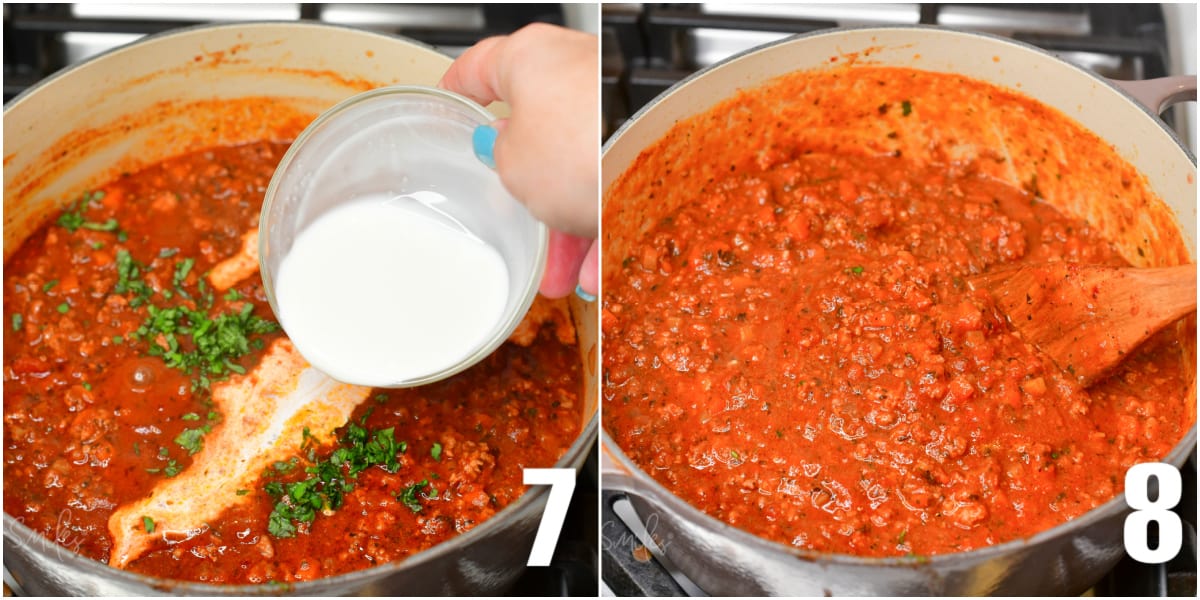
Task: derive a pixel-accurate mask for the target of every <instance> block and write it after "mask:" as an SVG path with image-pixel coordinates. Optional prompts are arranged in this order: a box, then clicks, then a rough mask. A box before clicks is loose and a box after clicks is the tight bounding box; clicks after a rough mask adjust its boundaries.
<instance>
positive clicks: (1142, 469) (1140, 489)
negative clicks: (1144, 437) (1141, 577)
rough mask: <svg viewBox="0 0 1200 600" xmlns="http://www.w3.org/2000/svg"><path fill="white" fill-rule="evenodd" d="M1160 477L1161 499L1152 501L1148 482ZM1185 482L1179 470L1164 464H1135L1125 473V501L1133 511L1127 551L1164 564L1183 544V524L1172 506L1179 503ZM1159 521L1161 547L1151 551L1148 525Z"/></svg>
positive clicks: (1128, 524)
mask: <svg viewBox="0 0 1200 600" xmlns="http://www.w3.org/2000/svg"><path fill="white" fill-rule="evenodd" d="M1151 477H1153V478H1155V479H1157V480H1158V498H1157V499H1156V500H1154V501H1153V502H1152V501H1150V492H1149V489H1148V487H1149V486H1148V485H1147V484H1148V483H1149V482H1150V478H1151ZM1182 495H1183V481H1182V480H1181V478H1180V476H1179V469H1176V468H1175V467H1173V466H1171V465H1168V464H1165V463H1142V464H1140V465H1133V466H1132V467H1130V469H1129V470H1128V471H1126V472H1125V503H1126V504H1128V505H1129V508H1132V509H1133V512H1131V513H1129V516H1127V517H1125V552H1126V553H1128V554H1129V556H1130V557H1132V558H1133V559H1134V560H1136V561H1138V562H1141V563H1146V564H1152V565H1155V564H1161V563H1165V562H1167V561H1169V560H1171V559H1172V558H1175V555H1176V554H1179V549H1180V548H1181V547H1182V546H1183V523H1182V522H1181V521H1180V520H1179V515H1177V514H1175V513H1173V512H1171V510H1170V509H1172V508H1174V507H1175V505H1176V504H1179V499H1180V497H1181V496H1182ZM1151 522H1155V523H1158V547H1157V548H1155V549H1153V550H1151V549H1150V547H1149V544H1148V540H1147V535H1146V534H1147V526H1148V525H1149V524H1150V523H1151Z"/></svg>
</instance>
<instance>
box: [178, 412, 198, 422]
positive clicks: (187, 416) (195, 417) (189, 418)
mask: <svg viewBox="0 0 1200 600" xmlns="http://www.w3.org/2000/svg"><path fill="white" fill-rule="evenodd" d="M179 418H180V419H183V420H184V421H199V420H200V415H198V414H196V413H187V414H185V415H183V416H182V417H179Z"/></svg>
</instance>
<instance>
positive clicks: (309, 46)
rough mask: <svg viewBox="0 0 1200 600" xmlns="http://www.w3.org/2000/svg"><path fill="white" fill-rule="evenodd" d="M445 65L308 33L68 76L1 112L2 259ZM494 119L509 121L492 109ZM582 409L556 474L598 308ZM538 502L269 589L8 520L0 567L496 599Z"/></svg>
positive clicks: (291, 30) (243, 29) (200, 588)
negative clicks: (175, 170) (172, 178)
mask: <svg viewBox="0 0 1200 600" xmlns="http://www.w3.org/2000/svg"><path fill="white" fill-rule="evenodd" d="M450 63H451V59H450V58H448V57H446V56H444V55H442V54H439V53H438V52H436V51H434V50H433V49H431V48H429V47H427V46H424V45H421V44H418V43H415V42H411V41H408V40H403V39H398V38H395V37H389V36H385V35H379V34H374V33H369V32H365V31H361V30H356V29H350V28H343V27H334V26H326V25H316V24H299V23H266V24H241V25H225V26H216V27H198V28H192V29H186V30H179V31H176V32H170V33H166V34H162V35H158V36H153V37H150V38H147V39H145V40H143V41H139V42H137V43H135V44H132V45H129V46H125V47H122V48H119V49H117V50H114V51H112V52H109V53H107V54H105V55H103V56H100V57H98V58H96V59H94V60H91V61H89V62H86V63H84V64H81V65H79V66H75V67H72V68H70V69H66V70H64V71H62V72H60V73H58V74H56V75H55V76H54V77H52V78H50V79H49V80H47V81H46V82H44V83H42V84H40V85H39V86H38V87H36V88H34V89H32V90H30V91H28V92H26V93H25V94H23V95H21V96H20V97H18V98H16V99H14V100H13V101H12V102H11V103H10V104H9V105H7V106H6V107H5V111H4V257H5V260H7V259H8V257H9V256H11V255H12V253H13V252H14V251H15V250H16V249H17V248H18V247H19V246H20V244H21V242H22V241H23V240H24V239H25V238H26V237H28V236H29V235H30V234H31V233H33V231H35V230H36V228H37V227H38V226H39V225H40V224H42V223H44V222H46V221H47V220H48V219H50V218H51V217H52V216H53V215H54V213H55V211H56V210H57V209H59V208H61V206H62V205H63V203H64V202H65V201H66V199H68V198H74V197H77V196H78V195H79V194H80V193H82V192H83V191H84V190H86V189H89V188H91V187H93V186H97V185H100V184H103V183H105V182H106V181H107V180H109V179H110V178H112V177H113V176H114V175H116V174H118V173H120V172H122V171H132V170H135V169H137V168H139V167H141V166H145V165H148V164H151V163H154V162H156V161H160V160H162V159H165V158H168V157H171V156H174V155H177V154H180V153H183V152H186V151H189V150H194V149H198V148H203V147H206V146H212V145H217V144H233V143H239V142H249V141H256V140H262V139H290V138H291V137H292V136H294V135H296V134H297V133H299V130H300V129H302V128H303V127H304V126H305V125H307V124H308V122H309V121H311V120H312V119H313V118H314V117H315V116H316V115H317V114H318V113H319V112H320V111H322V110H324V109H326V108H329V107H331V106H333V105H334V104H335V103H337V102H338V101H340V100H342V99H344V98H346V97H347V96H350V95H352V94H354V93H357V92H360V91H363V90H366V89H370V88H373V87H378V86H382V85H390V84H397V83H399V84H420V85H434V84H436V83H437V81H438V79H439V78H440V77H441V75H442V73H443V72H445V70H446V69H447V67H448V66H449V65H450ZM491 110H492V111H493V112H494V113H500V114H503V113H504V110H505V107H503V106H495V105H494V106H492V107H491ZM571 307H572V312H573V315H574V319H575V324H576V327H577V331H578V332H579V347H580V360H581V362H582V364H583V369H582V370H583V374H584V381H583V382H582V384H583V389H584V397H585V407H584V411H583V418H582V423H581V424H580V428H581V433H580V435H579V437H578V438H577V439H576V440H575V442H574V444H572V446H571V447H570V448H569V449H568V450H567V452H566V453H565V454H564V455H563V457H562V459H561V460H559V461H558V464H557V465H556V466H558V467H565V468H576V469H578V468H579V466H580V464H581V463H582V462H583V460H584V458H586V456H587V454H588V451H589V450H591V449H592V448H593V447H594V444H595V439H596V429H597V426H598V425H597V418H596V389H597V386H596V372H597V367H598V359H597V352H596V342H597V332H596V312H595V310H596V309H595V303H591V304H585V303H582V302H574V303H573V304H572V306H571ZM547 495H548V489H547V488H545V487H533V488H530V489H529V491H528V492H527V493H526V494H525V495H523V496H522V497H521V498H520V499H519V500H518V501H516V502H514V503H513V504H511V505H509V506H508V507H506V508H505V509H504V510H502V511H500V512H499V513H497V514H496V515H495V516H493V517H492V518H491V519H488V520H487V521H485V522H483V523H481V524H480V525H479V526H477V527H475V528H474V529H473V530H471V531H470V532H468V533H465V534H463V535H460V536H458V537H455V538H453V539H451V540H449V541H447V542H445V543H443V544H440V545H438V546H434V547H433V548H430V549H428V550H426V551H424V552H421V553H419V554H416V555H413V556H410V557H408V558H406V559H404V560H402V561H398V562H394V563H388V564H384V565H381V566H378V567H375V568H371V569H367V570H363V571H356V572H353V573H347V574H344V575H339V576H336V577H329V578H326V579H319V580H315V581H311V582H304V583H297V584H295V585H293V586H290V587H288V588H285V589H281V588H280V587H279V586H278V585H259V586H214V585H206V584H198V583H191V582H181V581H173V580H166V579H160V578H154V577H148V576H145V575H141V574H137V573H132V572H127V571H121V570H117V569H113V568H110V567H109V566H108V565H105V564H102V563H99V562H96V561H94V560H91V559H89V558H85V557H83V556H80V555H77V554H74V553H72V552H71V551H70V550H68V549H66V548H64V547H62V546H59V545H57V544H55V543H54V542H52V541H50V540H48V539H46V538H44V537H42V536H41V535H40V534H38V533H36V532H34V531H32V530H30V529H29V528H27V527H25V526H24V525H22V524H21V522H20V521H19V520H18V519H16V518H14V517H13V516H11V515H9V514H7V513H5V515H4V566H5V567H6V568H7V569H8V570H10V571H11V572H12V574H13V575H14V577H15V578H16V580H17V582H18V583H19V584H20V585H21V587H22V588H23V591H24V592H25V593H28V594H32V595H39V596H45V595H56V596H57V595H87V596H96V595H124V596H144V595H156V594H172V595H175V594H199V595H206V596H212V595H224V594H231V595H278V594H279V593H280V592H281V591H287V592H292V593H296V594H300V595H310V596H315V595H350V594H374V595H407V594H415V595H425V596H437V595H451V594H469V595H495V594H498V593H502V592H503V591H505V590H506V589H507V588H508V587H509V586H510V585H511V584H512V583H513V581H514V580H515V579H516V578H517V577H518V576H519V575H520V574H521V572H522V571H523V569H524V568H525V562H526V560H527V557H528V556H529V549H530V548H531V547H532V545H533V538H534V535H535V533H536V532H537V527H538V524H539V521H540V518H541V514H542V511H543V509H544V507H545V504H546V498H547Z"/></svg>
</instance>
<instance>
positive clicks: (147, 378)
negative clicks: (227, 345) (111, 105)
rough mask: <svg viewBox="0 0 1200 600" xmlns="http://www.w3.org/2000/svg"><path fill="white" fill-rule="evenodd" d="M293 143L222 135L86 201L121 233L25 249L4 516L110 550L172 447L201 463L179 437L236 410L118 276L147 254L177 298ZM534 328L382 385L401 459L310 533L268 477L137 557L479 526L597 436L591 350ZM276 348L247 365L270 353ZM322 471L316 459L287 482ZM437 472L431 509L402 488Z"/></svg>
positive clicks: (8, 367)
mask: <svg viewBox="0 0 1200 600" xmlns="http://www.w3.org/2000/svg"><path fill="white" fill-rule="evenodd" d="M286 149H287V145H286V144H278V143H268V142H262V143H254V144H248V145H243V146H236V147H222V148H212V149H209V150H205V151H201V152H197V153H193V154H188V155H184V156H181V157H177V158H174V159H171V160H167V161H164V162H162V163H160V164H158V165H154V166H152V167H149V168H147V169H145V170H143V171H140V172H138V173H133V174H126V175H124V176H123V177H121V178H119V179H118V180H116V181H114V182H112V183H110V184H108V185H106V186H104V187H103V188H101V191H102V192H103V194H102V197H101V198H100V199H99V200H96V201H95V202H92V203H91V206H90V207H88V208H86V209H85V211H84V212H83V215H84V216H85V217H86V219H87V220H88V221H89V222H92V223H95V224H104V223H106V222H107V221H108V220H109V219H110V218H111V219H116V221H117V223H118V224H119V229H112V230H97V229H89V228H86V227H81V228H79V229H76V230H75V231H74V232H70V231H68V230H67V229H66V228H64V227H62V226H59V225H57V224H56V223H54V222H51V223H49V224H48V225H46V226H44V227H43V228H41V229H40V230H38V231H37V232H36V233H35V234H34V235H32V236H31V237H30V238H29V239H27V240H26V241H25V242H24V244H23V246H22V247H21V248H20V249H19V250H18V251H17V252H16V253H15V254H14V255H13V256H12V258H11V259H10V260H9V261H8V262H7V264H6V265H5V276H4V307H5V317H6V321H5V329H4V344H5V345H4V363H5V372H4V424H5V426H4V461H5V469H4V484H5V485H4V510H5V512H7V513H8V514H10V515H12V516H14V517H16V518H17V519H18V520H20V521H22V522H23V523H24V524H25V525H27V526H29V527H30V528H32V529H33V530H34V531H37V532H39V533H41V534H43V535H45V536H46V537H48V538H51V539H53V540H55V541H56V542H58V543H59V544H60V545H62V546H64V547H66V548H69V549H71V550H74V551H78V552H80V553H81V554H83V555H85V556H88V557H91V558H93V559H96V560H98V561H107V560H108V552H109V547H110V540H109V534H108V529H107V522H108V518H109V516H110V515H111V514H112V512H113V510H114V509H115V508H116V507H117V506H119V505H120V504H122V503H124V502H128V501H131V500H133V499H136V498H138V497H140V496H142V495H144V494H146V493H147V492H148V491H149V490H150V489H151V487H152V486H153V485H154V483H155V482H156V481H158V480H159V478H161V477H164V476H166V475H165V474H164V472H163V471H164V468H165V467H166V466H167V465H168V464H170V461H174V463H175V465H176V466H177V468H186V467H187V465H188V464H189V462H190V458H189V455H188V453H187V452H186V451H184V450H183V449H181V448H180V446H179V445H178V444H177V443H176V442H175V441H174V440H175V439H176V436H178V435H179V434H180V433H181V432H182V431H184V430H185V429H188V428H193V427H197V425H198V424H203V423H211V424H212V425H214V426H219V422H220V415H215V414H211V413H210V412H209V407H208V406H207V405H206V404H205V402H204V399H203V396H202V395H200V394H197V393H194V392H193V391H192V389H191V380H190V378H189V377H188V376H186V375H184V374H183V373H181V372H180V371H177V370H175V369H170V368H167V367H166V366H165V365H164V363H163V361H162V359H161V358H158V357H153V356H146V355H145V346H144V345H139V344H138V343H135V342H133V341H131V340H130V339H129V333H130V332H131V331H133V330H135V329H137V328H138V326H139V325H140V324H141V323H142V322H143V321H144V320H145V318H146V308H145V307H144V306H141V307H135V306H132V305H131V303H130V302H129V301H128V299H127V296H125V295H122V294H118V293H115V292H114V287H116V286H117V282H118V280H119V277H118V273H117V266H116V264H115V263H116V256H117V254H116V253H117V251H118V250H122V249H123V250H126V251H128V252H129V253H130V255H132V256H133V257H134V259H136V260H138V261H140V262H142V263H144V264H145V269H144V271H145V280H146V282H147V283H148V284H149V285H150V286H151V287H152V288H153V289H154V290H155V292H156V293H158V294H161V293H162V290H164V289H171V284H172V281H171V280H172V275H173V273H175V272H176V268H177V264H178V261H179V260H180V259H181V258H184V257H190V258H193V259H195V265H194V267H193V268H192V269H191V270H190V272H189V274H188V276H187V278H186V279H187V284H188V285H189V286H195V285H197V284H198V282H199V278H200V277H202V275H203V274H204V273H205V272H207V271H208V270H209V269H210V268H212V266H213V265H215V264H217V263H218V262H220V261H221V260H223V259H224V258H226V257H228V256H231V255H233V254H235V253H236V252H237V250H238V248H239V246H240V244H241V236H242V235H243V234H244V233H245V232H246V231H248V230H250V229H251V228H253V227H256V226H257V221H258V213H259V209H260V206H261V202H262V195H263V192H264V191H265V189H266V186H267V183H268V182H269V180H270V178H271V174H272V172H273V170H274V168H275V165H276V163H277V162H278V161H279V159H280V158H281V157H282V155H283V153H284V151H285V150H286ZM103 229H106V228H103ZM234 289H236V290H237V293H236V294H234V295H231V296H228V297H227V296H224V295H220V294H218V295H216V297H215V301H214V302H215V304H214V307H213V312H214V313H217V312H225V311H228V310H239V309H240V307H241V306H243V305H245V304H246V303H250V304H251V305H252V306H253V307H254V308H253V310H254V313H255V314H257V315H259V316H261V317H264V318H272V315H271V312H270V308H269V306H268V305H267V302H266V297H265V295H264V292H263V289H262V282H261V279H260V278H259V277H258V276H254V277H251V278H249V279H247V280H246V281H243V282H241V283H239V284H238V285H237V286H235V288H234ZM158 297H159V296H155V298H158ZM278 335H281V334H279V333H274V334H266V335H265V336H263V338H264V340H265V341H267V342H269V340H271V339H273V337H274V336H278ZM533 336H534V337H532V338H531V339H528V340H526V341H533V343H532V344H529V345H528V346H527V347H525V346H518V345H516V344H505V345H504V346H503V347H501V348H500V349H499V350H497V351H496V352H495V353H494V354H493V355H492V356H490V357H488V358H487V359H485V360H484V361H483V362H481V363H479V364H478V365H476V366H475V367H473V368H472V369H470V370H468V371H466V372H464V373H462V374H460V375H458V376H456V377H453V378H451V379H448V380H446V381H442V382H439V383H436V384H432V385H428V386H423V387H420V388H415V389H408V390H376V391H375V392H373V393H372V399H371V400H369V401H368V402H366V403H364V405H363V406H360V407H359V409H358V410H357V411H356V413H355V414H354V416H353V417H352V418H353V421H354V422H356V423H357V422H361V421H362V420H363V419H365V425H366V427H368V428H369V429H372V430H376V429H381V428H385V427H394V428H395V439H396V440H402V441H405V442H407V444H408V449H407V451H406V452H405V453H404V454H402V455H401V456H400V468H399V470H397V471H396V472H395V473H387V472H385V471H383V470H382V469H380V468H377V467H373V468H371V469H369V470H368V471H365V472H363V473H361V474H360V475H359V476H358V479H357V480H356V481H355V482H354V483H355V489H354V491H352V492H350V493H348V494H347V495H346V500H345V505H344V506H342V507H341V509H340V510H338V511H336V512H333V513H332V514H330V515H318V516H317V518H316V520H315V521H314V522H313V523H312V524H311V525H302V526H301V527H300V529H301V531H300V532H299V533H298V534H297V535H296V536H295V537H292V538H286V539H280V538H275V537H272V536H270V535H269V534H268V533H267V518H268V515H269V514H270V512H271V509H272V506H273V504H274V501H273V499H272V498H271V496H270V495H268V494H267V493H266V492H264V491H263V485H261V483H260V485H256V486H255V488H254V489H253V490H249V491H248V492H247V493H248V494H250V495H252V496H253V499H254V500H253V501H252V502H250V503H248V504H246V505H245V506H241V507H237V508H234V509H231V510H228V511H226V513H225V514H224V515H223V516H222V517H221V518H220V519H219V520H218V521H217V522H214V523H209V526H210V529H209V530H208V531H206V532H205V533H202V534H200V535H198V536H196V537H194V538H192V539H190V540H188V541H186V542H182V543H177V544H173V545H170V546H164V547H162V548H160V549H158V550H155V551H153V552H150V553H148V554H147V555H146V556H144V557H143V558H141V559H139V560H137V561H135V562H134V563H132V564H131V565H130V569H131V570H134V571H138V572H141V573H146V574H152V575H159V576H165V577H172V578H177V579H190V580H197V581H207V582H224V583H265V582H270V581H276V582H288V581H298V580H306V579H313V578H317V577H324V576H329V575H333V574H337V573H344V572H347V571H353V570H357V569H362V568H367V567H370V566H373V565H376V564H380V563H383V562H388V561H393V560H398V559H401V558H403V557H405V556H408V555H410V554H413V553H416V552H418V551H420V550H423V549H426V548H429V547H431V546H433V545H435V544H437V543H439V542H442V541H444V540H446V539H448V538H450V537H453V536H455V535H457V534H459V533H462V532H465V531H468V530H470V529H471V528H473V527H475V526H476V525H478V524H479V523H481V522H482V521H484V520H486V519H487V518H489V517H490V516H492V515H493V514H494V513H495V512H497V511H499V510H500V509H502V508H504V507H505V506H506V505H508V504H509V503H511V502H513V501H514V500H516V499H517V498H518V497H520V495H521V494H522V493H523V492H524V490H525V486H524V485H523V484H522V469H523V468H525V467H549V466H551V465H552V464H553V463H554V462H555V461H556V460H557V459H558V458H559V457H560V456H561V455H562V454H563V453H564V452H565V450H566V448H567V447H568V446H569V445H570V444H571V443H572V442H573V441H574V438H575V437H576V435H578V432H579V427H580V415H581V411H582V402H581V398H580V397H579V392H580V381H581V374H580V372H579V359H578V354H577V351H576V350H575V349H574V347H573V345H571V344H567V343H565V342H563V341H561V340H560V339H559V337H561V336H556V328H555V327H554V326H553V325H552V324H547V325H546V326H545V327H543V328H542V330H541V331H534V332H533ZM527 337H528V336H527ZM260 354H261V351H254V352H251V353H250V354H248V355H246V356H245V357H243V358H242V359H241V360H240V361H239V364H240V366H241V367H243V368H252V367H253V365H254V364H255V362H256V361H257V359H258V356H259V355H260ZM435 444H437V445H438V448H439V449H440V450H439V451H436V452H435V451H434V445H435ZM330 451H332V448H323V449H321V452H322V453H324V454H326V455H327V454H328V453H329V452H330ZM435 454H436V455H437V457H436V458H435V456H434V455H435ZM151 471H154V472H151ZM303 475H304V474H303V473H302V472H301V470H299V469H297V470H296V471H293V472H291V473H290V474H281V475H276V476H275V479H278V480H281V481H284V482H287V481H291V480H294V479H298V478H300V477H303ZM265 480H266V479H265V478H264V482H265ZM422 481H427V482H428V486H425V487H422V488H421V492H420V493H419V494H418V495H417V499H418V502H419V504H420V511H419V512H416V511H414V510H413V509H412V507H411V506H408V505H405V504H404V503H402V502H400V501H399V500H398V499H397V497H396V496H397V493H399V492H401V491H402V490H404V489H406V488H407V487H410V486H413V485H414V484H419V483H420V482H422ZM434 490H436V493H434Z"/></svg>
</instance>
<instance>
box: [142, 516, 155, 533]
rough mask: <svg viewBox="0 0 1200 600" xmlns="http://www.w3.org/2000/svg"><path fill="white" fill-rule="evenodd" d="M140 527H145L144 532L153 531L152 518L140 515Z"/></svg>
mask: <svg viewBox="0 0 1200 600" xmlns="http://www.w3.org/2000/svg"><path fill="white" fill-rule="evenodd" d="M142 527H145V528H146V533H154V519H151V518H150V517H142Z"/></svg>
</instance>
